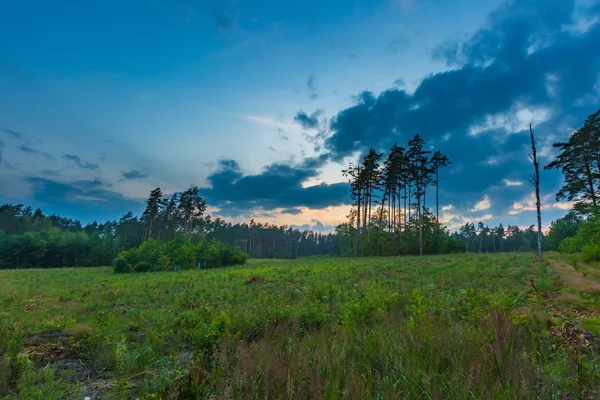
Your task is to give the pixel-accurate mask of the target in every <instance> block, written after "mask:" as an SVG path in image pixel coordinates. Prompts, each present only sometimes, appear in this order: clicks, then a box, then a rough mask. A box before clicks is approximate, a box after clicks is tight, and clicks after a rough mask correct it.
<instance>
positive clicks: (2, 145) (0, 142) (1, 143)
mask: <svg viewBox="0 0 600 400" xmlns="http://www.w3.org/2000/svg"><path fill="white" fill-rule="evenodd" d="M3 150H4V142H3V141H2V140H0V162H2V161H3V160H4V159H3V158H2V151H3Z"/></svg>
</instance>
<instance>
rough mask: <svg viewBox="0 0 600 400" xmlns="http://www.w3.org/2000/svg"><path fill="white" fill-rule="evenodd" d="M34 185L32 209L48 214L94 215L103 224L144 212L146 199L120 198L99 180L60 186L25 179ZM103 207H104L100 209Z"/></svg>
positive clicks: (60, 184)
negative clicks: (38, 209) (126, 215)
mask: <svg viewBox="0 0 600 400" xmlns="http://www.w3.org/2000/svg"><path fill="white" fill-rule="evenodd" d="M26 181H27V182H28V183H29V184H30V185H31V190H32V195H31V201H32V205H33V206H35V207H42V208H43V209H44V211H46V212H47V213H57V214H59V215H61V216H66V217H71V218H81V219H82V220H83V222H84V223H85V222H91V221H89V220H86V218H87V216H89V215H94V217H95V218H101V220H109V219H114V218H118V217H119V216H120V215H123V214H124V213H125V212H126V211H127V210H132V211H134V212H136V213H139V212H141V211H142V209H143V199H128V198H126V197H124V196H122V195H121V194H118V193H115V192H111V191H109V190H107V189H105V186H106V185H105V184H103V183H102V182H101V181H99V180H91V181H74V182H57V181H54V180H51V179H46V178H40V177H32V178H28V179H26ZM98 203H102V207H98Z"/></svg>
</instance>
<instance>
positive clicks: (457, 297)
mask: <svg viewBox="0 0 600 400" xmlns="http://www.w3.org/2000/svg"><path fill="white" fill-rule="evenodd" d="M570 257H571V258H570V259H568V260H567V259H563V258H562V256H560V255H558V254H554V253H551V254H545V257H544V259H543V261H542V262H540V263H538V262H536V261H535V258H534V254H530V253H504V254H458V255H451V256H426V257H392V258H381V257H380V258H358V259H349V258H329V257H316V258H305V259H299V260H289V261H281V260H251V261H250V262H249V263H248V264H246V265H244V266H236V267H228V268H222V269H213V270H189V271H178V272H154V273H142V274H115V273H114V272H113V271H112V269H111V268H108V267H101V268H65V269H48V270H7V271H0V398H6V399H83V398H84V397H86V396H87V397H90V398H91V399H101V398H111V399H135V398H140V399H151V398H160V399H195V398H198V399H200V398H202V399H204V398H210V399H238V398H244V399H305V398H306V399H308V398H310V399H348V398H351V399H395V398H398V399H421V398H430V399H450V398H452V399H487V398H495V399H518V398H526V399H533V398H539V399H551V398H552V399H563V398H564V399H567V398H574V399H588V398H589V399H593V398H598V396H600V356H599V354H600V338H599V337H598V336H596V335H600V313H599V312H598V310H599V306H600V270H599V269H597V268H596V267H592V266H589V265H586V264H583V263H581V262H578V261H577V259H575V258H573V256H570Z"/></svg>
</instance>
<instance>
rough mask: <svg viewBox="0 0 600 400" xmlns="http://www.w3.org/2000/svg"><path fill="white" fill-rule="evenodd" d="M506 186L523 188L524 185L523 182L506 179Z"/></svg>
mask: <svg viewBox="0 0 600 400" xmlns="http://www.w3.org/2000/svg"><path fill="white" fill-rule="evenodd" d="M504 184H505V185H506V186H521V185H523V182H522V181H511V180H510V179H504Z"/></svg>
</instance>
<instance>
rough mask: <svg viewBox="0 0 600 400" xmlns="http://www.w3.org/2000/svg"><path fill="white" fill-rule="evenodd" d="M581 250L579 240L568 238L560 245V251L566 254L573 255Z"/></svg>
mask: <svg viewBox="0 0 600 400" xmlns="http://www.w3.org/2000/svg"><path fill="white" fill-rule="evenodd" d="M578 250H579V245H578V243H577V238H575V237H568V238H566V239H563V240H561V242H560V244H559V245H558V251H560V252H561V253H566V254H573V253H576V252H577V251H578Z"/></svg>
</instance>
